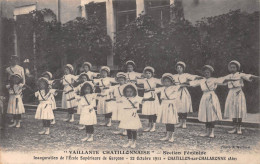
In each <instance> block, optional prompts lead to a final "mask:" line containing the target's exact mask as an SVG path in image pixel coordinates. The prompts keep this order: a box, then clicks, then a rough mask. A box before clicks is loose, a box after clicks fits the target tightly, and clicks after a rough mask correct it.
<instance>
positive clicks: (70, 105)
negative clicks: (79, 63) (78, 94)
mask: <svg viewBox="0 0 260 164" xmlns="http://www.w3.org/2000/svg"><path fill="white" fill-rule="evenodd" d="M72 73H73V66H72V65H71V64H67V65H66V66H65V68H64V74H65V75H64V76H63V77H62V80H61V82H62V84H63V86H64V89H63V94H62V102H61V107H62V108H63V109H67V110H68V116H67V118H66V119H64V121H69V122H74V110H75V108H76V107H77V102H76V98H75V91H74V86H73V83H74V82H75V81H76V80H77V76H74V75H73V74H72Z"/></svg>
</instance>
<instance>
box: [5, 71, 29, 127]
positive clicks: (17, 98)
mask: <svg viewBox="0 0 260 164" xmlns="http://www.w3.org/2000/svg"><path fill="white" fill-rule="evenodd" d="M22 81H23V79H22V77H21V76H20V75H19V74H13V75H11V76H10V84H9V85H7V86H6V88H7V89H8V91H9V100H8V107H7V114H11V115H13V120H14V121H13V124H11V125H9V127H14V126H15V127H17V128H20V127H21V119H22V114H23V113H25V109H24V105H23V101H22V98H21V94H22V91H23V86H24V85H23V83H22Z"/></svg>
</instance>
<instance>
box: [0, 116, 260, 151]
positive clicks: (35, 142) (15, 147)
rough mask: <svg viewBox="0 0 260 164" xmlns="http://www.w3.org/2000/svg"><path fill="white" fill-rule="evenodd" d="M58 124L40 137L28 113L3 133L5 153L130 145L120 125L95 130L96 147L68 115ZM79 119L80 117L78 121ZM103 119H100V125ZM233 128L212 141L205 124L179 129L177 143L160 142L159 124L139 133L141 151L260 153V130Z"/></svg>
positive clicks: (36, 122)
mask: <svg viewBox="0 0 260 164" xmlns="http://www.w3.org/2000/svg"><path fill="white" fill-rule="evenodd" d="M55 116H56V120H57V121H56V124H55V125H54V126H53V127H51V134H50V135H39V134H38V132H39V130H41V128H42V122H41V121H39V120H35V119H34V113H33V112H28V113H26V114H25V115H23V122H22V127H21V128H19V129H17V128H6V129H5V130H2V131H1V140H0V145H1V149H2V150H3V151H7V152H11V151H22V152H34V151H48V153H50V152H52V151H59V150H66V149H73V150H82V149H83V148H88V149H89V150H124V149H123V148H122V147H121V145H122V144H124V143H125V142H127V137H126V136H121V135H114V134H113V133H112V132H113V131H114V130H116V126H117V125H118V123H115V122H114V123H113V125H112V126H111V127H104V126H99V125H96V126H95V136H94V137H95V138H94V139H95V141H94V142H92V143H88V142H82V141H81V139H82V138H83V137H85V131H84V130H81V131H80V130H78V129H77V124H76V123H67V122H63V121H62V119H63V118H65V116H66V115H65V112H60V111H56V112H55ZM78 119H79V117H78V116H76V120H78ZM102 120H103V117H100V116H99V117H98V122H100V121H102ZM142 123H143V126H147V120H143V119H142ZM229 128H230V127H217V128H216V130H215V136H216V137H215V138H214V139H210V138H206V137H200V136H199V134H200V133H202V132H203V131H204V125H203V124H195V123H190V124H188V128H187V129H179V128H178V129H176V132H175V138H176V139H175V142H174V143H169V142H162V141H159V139H160V138H161V137H163V136H164V132H165V126H164V125H163V124H159V125H158V126H157V131H156V132H153V133H150V132H149V133H148V132H142V129H140V131H139V132H138V141H137V143H138V145H137V148H136V149H137V150H155V151H156V150H157V151H158V150H172V149H174V150H185V149H186V150H195V151H196V150H204V151H214V152H217V153H223V152H231V153H232V152H235V153H245V152H248V153H249V152H255V153H257V152H259V140H260V138H259V133H260V132H259V130H255V129H244V130H243V135H237V134H227V130H228V129H229Z"/></svg>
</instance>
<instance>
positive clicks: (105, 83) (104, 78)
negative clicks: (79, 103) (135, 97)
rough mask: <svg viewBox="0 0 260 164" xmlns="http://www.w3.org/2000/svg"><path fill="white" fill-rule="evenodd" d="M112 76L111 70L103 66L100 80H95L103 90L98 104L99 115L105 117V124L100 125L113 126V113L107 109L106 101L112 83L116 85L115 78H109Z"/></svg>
mask: <svg viewBox="0 0 260 164" xmlns="http://www.w3.org/2000/svg"><path fill="white" fill-rule="evenodd" d="M109 74H110V68H109V67H107V66H102V67H101V69H100V75H101V78H100V79H94V81H93V82H94V84H95V85H97V86H99V88H100V89H101V93H99V94H98V95H97V96H98V104H97V114H102V115H105V122H104V123H101V124H100V125H106V126H111V117H112V111H111V109H107V106H106V99H107V94H108V91H109V88H110V86H111V84H112V83H116V81H115V79H114V78H111V77H108V75H109Z"/></svg>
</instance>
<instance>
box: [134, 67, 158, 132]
mask: <svg viewBox="0 0 260 164" xmlns="http://www.w3.org/2000/svg"><path fill="white" fill-rule="evenodd" d="M144 75H145V77H146V78H145V79H137V84H143V85H144V98H153V99H154V100H153V101H146V102H144V103H143V107H142V114H143V115H146V116H148V119H149V124H148V128H147V129H145V130H144V131H145V132H149V131H150V132H154V131H155V124H156V117H157V113H158V108H159V105H160V104H159V100H158V96H157V94H156V93H154V89H155V88H156V86H157V85H160V84H161V81H160V79H156V78H154V77H153V75H154V68H153V67H150V66H148V67H145V68H144Z"/></svg>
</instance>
